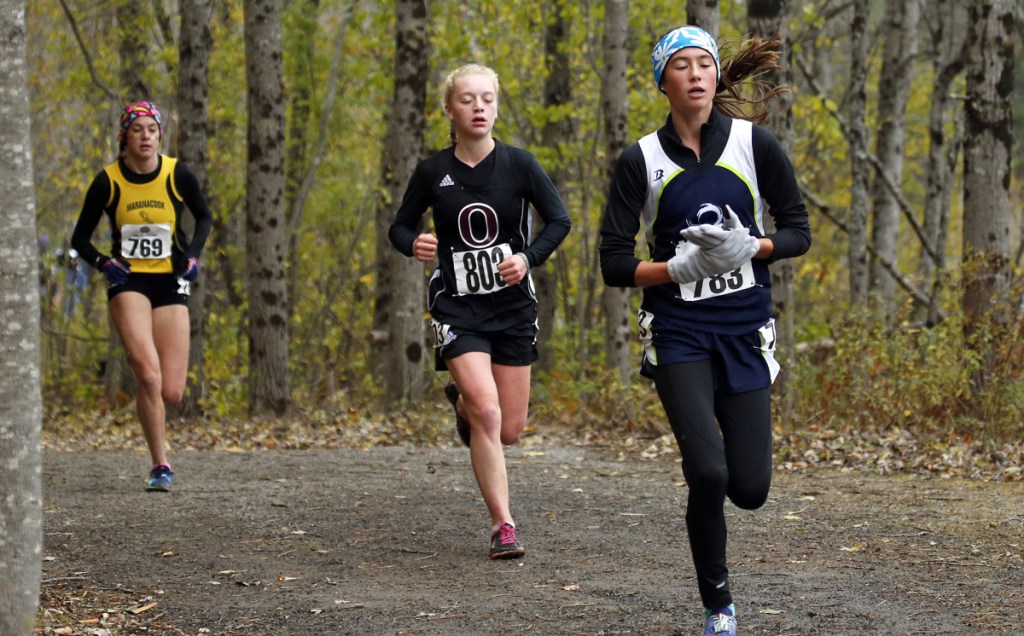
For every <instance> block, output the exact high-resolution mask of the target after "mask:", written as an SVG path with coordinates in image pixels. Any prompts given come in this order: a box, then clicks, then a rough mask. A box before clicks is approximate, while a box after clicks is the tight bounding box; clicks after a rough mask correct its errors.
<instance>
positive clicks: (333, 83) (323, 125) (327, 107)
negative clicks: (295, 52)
mask: <svg viewBox="0 0 1024 636" xmlns="http://www.w3.org/2000/svg"><path fill="white" fill-rule="evenodd" d="M62 1H63V0H62ZM354 2H355V0H350V1H349V2H347V3H346V4H343V5H342V6H341V23H340V24H339V25H338V34H337V35H336V36H335V38H334V57H333V58H332V59H331V70H330V71H329V72H328V74H327V89H326V92H325V94H324V104H323V108H322V110H321V111H320V129H319V132H318V134H317V137H318V140H317V144H316V148H315V149H314V150H313V156H312V157H311V158H310V160H309V167H308V169H307V170H306V174H305V175H304V176H303V177H302V184H301V185H300V186H299V191H298V192H297V193H296V194H295V200H294V201H293V202H292V210H291V214H290V215H289V218H288V236H293V235H294V234H295V232H296V231H297V230H298V229H299V225H300V224H301V223H302V208H303V207H305V205H306V199H307V198H308V197H309V192H310V190H312V189H313V182H314V180H315V179H316V171H317V168H319V167H320V162H321V161H322V160H323V157H324V150H325V149H326V147H327V127H328V125H329V124H330V121H331V112H332V111H333V110H334V97H335V95H336V94H337V84H338V75H339V73H340V67H341V52H342V49H343V48H344V43H345V29H346V27H347V26H348V21H349V18H351V17H352V6H353V4H354Z"/></svg>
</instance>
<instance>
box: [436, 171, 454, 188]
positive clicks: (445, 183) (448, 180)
mask: <svg viewBox="0 0 1024 636" xmlns="http://www.w3.org/2000/svg"><path fill="white" fill-rule="evenodd" d="M453 185H455V182H454V181H452V176H451V175H450V174H446V175H444V179H441V183H440V184H438V186H437V187H439V188H443V187H445V186H453Z"/></svg>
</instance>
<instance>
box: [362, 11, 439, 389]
mask: <svg viewBox="0 0 1024 636" xmlns="http://www.w3.org/2000/svg"><path fill="white" fill-rule="evenodd" d="M428 15H429V12H428V11H427V2H426V0H396V2H395V73H394V78H395V86H394V94H393V96H392V101H391V114H390V116H389V117H388V125H387V132H386V134H385V137H384V154H383V157H382V158H381V185H382V187H383V189H384V192H385V196H384V197H383V198H382V200H381V201H380V203H379V205H378V208H377V215H376V216H377V231H376V235H377V239H376V242H377V290H376V297H375V306H374V315H375V320H374V328H375V329H376V332H375V334H374V341H375V343H376V344H377V345H378V347H379V350H380V351H381V357H380V360H379V364H378V375H379V376H380V377H381V378H382V380H383V382H382V384H383V386H384V397H385V398H386V399H387V400H388V401H389V402H391V403H393V402H395V401H397V400H415V399H420V398H421V397H422V396H423V392H424V384H425V378H424V368H423V363H424V358H425V357H426V355H427V350H426V348H425V324H424V321H423V316H424V313H425V311H426V305H425V303H426V297H425V290H424V276H423V264H422V263H420V262H419V261H418V260H416V259H415V258H406V257H405V256H404V255H403V254H401V253H399V252H398V251H396V250H395V249H394V248H393V247H392V246H391V242H390V241H389V240H388V228H389V227H390V226H391V223H392V221H393V220H394V218H395V209H396V206H397V205H398V202H399V201H401V200H402V192H403V190H404V188H405V187H406V185H407V184H408V183H409V178H410V177H411V176H412V173H413V171H414V170H415V169H416V164H417V163H418V162H419V161H420V160H421V159H422V157H423V154H424V141H423V138H424V133H425V131H426V126H427V122H426V116H425V114H424V112H425V107H426V103H427V77H428V65H427V62H428V59H429V46H430V45H429V41H428V39H427V17H428ZM431 355H432V353H431Z"/></svg>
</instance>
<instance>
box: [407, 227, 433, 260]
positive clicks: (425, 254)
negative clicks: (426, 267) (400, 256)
mask: <svg viewBox="0 0 1024 636" xmlns="http://www.w3.org/2000/svg"><path fill="white" fill-rule="evenodd" d="M436 254H437V237H436V236H434V235H433V234H420V235H419V236H417V237H416V239H415V240H413V242H412V255H413V256H415V257H416V260H418V261H420V262H422V263H429V262H430V261H432V260H434V255H436Z"/></svg>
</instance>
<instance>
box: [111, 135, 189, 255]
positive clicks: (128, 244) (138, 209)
mask: <svg viewBox="0 0 1024 636" xmlns="http://www.w3.org/2000/svg"><path fill="white" fill-rule="evenodd" d="M175 164H177V160H176V159H173V158H171V157H167V156H164V155H161V161H160V171H159V172H158V173H157V175H156V178H154V179H152V180H151V181H149V182H147V183H132V182H130V181H128V179H126V178H125V176H124V174H123V173H122V172H121V165H120V163H119V162H114V163H112V164H110V165H109V166H107V167H106V168H104V171H105V172H106V173H107V178H109V179H110V200H109V201H108V202H107V209H108V210H109V209H110V207H111V205H116V207H115V208H114V216H113V218H114V225H115V229H116V234H115V237H114V241H115V243H119V247H120V250H119V251H120V253H121V257H122V258H124V259H125V260H126V261H128V264H129V265H130V266H131V268H132V272H137V273H142V274H170V273H172V272H173V271H174V265H173V262H172V260H171V254H172V250H173V247H172V246H173V244H174V241H175V240H176V233H177V229H178V228H177V224H178V218H179V211H180V210H181V207H182V198H181V195H180V194H178V191H177V189H176V188H175V186H174V178H173V176H174V166H175ZM179 249H180V246H179Z"/></svg>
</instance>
